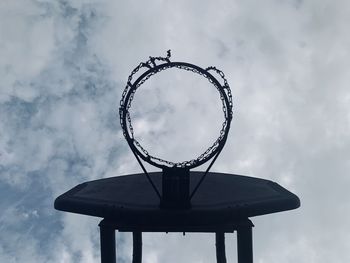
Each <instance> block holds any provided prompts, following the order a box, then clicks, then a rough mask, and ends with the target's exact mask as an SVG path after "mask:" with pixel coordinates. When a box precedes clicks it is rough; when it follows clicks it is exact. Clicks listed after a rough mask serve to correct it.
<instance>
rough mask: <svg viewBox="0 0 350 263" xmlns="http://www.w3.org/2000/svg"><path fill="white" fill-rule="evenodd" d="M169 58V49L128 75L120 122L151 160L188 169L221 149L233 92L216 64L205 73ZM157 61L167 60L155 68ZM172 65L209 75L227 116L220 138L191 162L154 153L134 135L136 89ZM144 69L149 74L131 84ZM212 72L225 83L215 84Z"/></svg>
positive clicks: (229, 119)
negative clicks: (132, 106) (226, 101)
mask: <svg viewBox="0 0 350 263" xmlns="http://www.w3.org/2000/svg"><path fill="white" fill-rule="evenodd" d="M170 57H171V53H170V50H168V52H167V56H166V57H149V60H147V61H146V62H141V63H140V64H139V65H138V66H137V67H136V68H134V70H133V71H132V72H131V74H130V75H129V77H128V81H127V85H126V87H125V89H124V91H123V93H122V98H121V100H120V109H119V114H120V124H121V126H122V130H123V135H124V137H125V138H127V132H128V131H129V136H130V138H131V140H132V141H133V144H134V145H135V147H136V148H137V149H138V150H139V151H140V152H141V153H142V154H143V155H144V156H145V157H146V159H147V160H151V161H153V162H155V163H158V164H159V165H164V166H168V167H181V168H185V167H189V168H191V167H195V166H196V165H197V164H198V163H199V162H201V161H203V160H204V159H206V158H208V156H210V155H211V154H212V153H213V152H215V151H216V150H217V149H218V147H219V145H220V142H222V141H223V140H224V137H225V134H226V128H227V125H229V123H230V121H231V119H232V108H233V102H232V94H231V89H230V86H229V84H228V82H227V80H226V78H225V74H224V73H223V72H222V71H221V70H219V69H217V68H216V67H213V66H210V67H208V68H206V69H205V70H203V72H202V71H200V70H197V69H196V68H194V67H191V66H188V65H181V64H180V65H179V64H175V65H174V64H170V63H171V62H170ZM157 61H161V62H164V64H162V67H156V66H157V64H156V62H157ZM189 65H190V64H189ZM169 68H178V69H182V70H186V71H190V72H192V73H195V74H199V75H201V76H203V77H204V78H206V79H207V80H208V81H209V82H210V83H211V84H212V85H214V86H215V88H216V89H217V90H218V91H219V93H220V99H221V102H222V111H223V113H224V116H225V119H224V122H223V123H222V127H221V130H220V134H219V137H218V138H217V139H216V140H215V141H214V143H213V144H212V145H211V146H210V147H209V148H207V149H206V150H205V151H204V152H203V153H202V154H200V155H199V156H198V157H197V158H195V159H191V160H189V161H183V162H177V163H176V162H171V161H168V160H164V159H161V158H159V157H156V156H153V155H151V154H150V153H149V152H148V151H147V150H146V149H145V148H143V147H142V145H141V144H140V142H139V141H138V140H137V139H136V138H135V136H134V128H133V126H132V122H131V117H130V112H129V109H130V107H131V102H132V101H133V98H134V95H135V92H136V91H137V89H138V88H139V87H140V86H141V85H142V84H144V83H145V82H146V81H147V80H148V79H149V78H150V77H152V76H153V75H155V74H157V73H159V72H161V71H163V70H166V69H169ZM141 69H145V70H146V72H147V74H146V75H145V76H144V77H143V78H142V79H141V80H140V81H138V83H137V84H136V85H134V84H132V80H133V78H134V77H135V75H136V74H137V73H138V72H139V71H140V70H141ZM209 71H213V72H215V73H216V74H218V75H219V76H220V77H221V79H222V81H223V84H220V85H221V86H222V87H219V86H218V85H217V83H215V82H214V81H213V80H212V78H210V77H209V75H208V74H210V73H209ZM220 88H223V91H224V92H225V94H226V98H227V100H228V107H227V105H226V103H225V97H224V95H223V94H222V90H221V89H220ZM129 93H130V95H129V98H128V100H127V94H129ZM126 100H127V101H126ZM125 104H126V105H125ZM123 111H126V115H125V116H126V124H127V127H125V125H124V122H123Z"/></svg>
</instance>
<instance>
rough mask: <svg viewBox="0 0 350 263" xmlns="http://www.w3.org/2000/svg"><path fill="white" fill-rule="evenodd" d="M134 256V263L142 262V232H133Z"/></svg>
mask: <svg viewBox="0 0 350 263" xmlns="http://www.w3.org/2000/svg"><path fill="white" fill-rule="evenodd" d="M132 239H133V254H132V263H141V262H142V232H132Z"/></svg>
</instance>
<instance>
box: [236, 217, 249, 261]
mask: <svg viewBox="0 0 350 263" xmlns="http://www.w3.org/2000/svg"><path fill="white" fill-rule="evenodd" d="M252 227H253V224H252V222H251V221H250V220H248V222H247V224H246V225H243V226H240V227H239V228H238V229H237V252H238V263H253V233H252Z"/></svg>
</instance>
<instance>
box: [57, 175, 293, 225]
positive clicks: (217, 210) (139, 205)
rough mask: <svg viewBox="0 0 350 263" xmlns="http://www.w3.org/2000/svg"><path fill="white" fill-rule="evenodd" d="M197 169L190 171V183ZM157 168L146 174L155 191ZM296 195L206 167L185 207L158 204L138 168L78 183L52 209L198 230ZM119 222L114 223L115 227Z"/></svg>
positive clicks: (270, 209)
mask: <svg viewBox="0 0 350 263" xmlns="http://www.w3.org/2000/svg"><path fill="white" fill-rule="evenodd" d="M202 174H203V172H191V174H190V178H191V186H192V187H194V186H195V185H196V183H197V182H198V181H199V180H200V177H201V175H202ZM161 175H162V174H161V172H155V173H150V177H151V178H152V180H153V181H154V182H155V185H156V186H157V188H158V189H159V190H160V192H161V179H162V177H161ZM299 206H300V201H299V198H298V197H297V196H296V195H294V194H293V193H291V192H289V191H288V190H286V189H284V188H283V187H281V186H280V185H278V184H277V183H274V182H272V181H269V180H264V179H259V178H254V177H248V176H242V175H233V174H224V173H214V172H211V173H209V174H208V175H207V177H206V179H205V180H204V182H203V183H202V185H201V187H200V188H199V190H198V192H197V193H196V194H195V196H194V197H193V199H192V207H191V208H190V209H183V210H179V209H176V210H175V209H160V208H159V198H158V196H157V195H156V194H155V192H154V190H153V189H152V187H151V185H150V184H149V182H148V180H147V178H146V176H145V175H144V174H133V175H126V176H117V177H112V178H106V179H100V180H95V181H90V182H85V183H83V184H80V185H78V186H76V187H74V188H73V189H71V190H69V191H68V192H66V193H64V194H63V195H61V196H59V197H58V198H57V199H56V201H55V208H56V209H57V210H61V211H66V212H72V213H78V214H84V215H90V216H96V217H102V218H105V219H106V220H108V221H110V222H113V223H114V224H116V225H117V226H120V227H121V228H123V226H124V227H125V228H130V227H131V228H132V229H135V227H137V226H139V227H141V228H142V229H143V232H145V231H147V229H149V231H153V232H154V231H161V232H163V231H169V232H171V231H175V232H177V230H178V229H181V231H184V228H188V229H189V230H190V229H192V231H195V230H196V229H198V232H202V231H203V230H204V229H207V228H208V227H209V226H214V228H215V226H219V225H220V226H224V225H226V224H227V225H231V224H232V223H233V222H239V221H240V219H246V218H249V217H253V216H258V215H265V214H270V213H275V212H281V211H286V210H291V209H295V208H298V207H299ZM120 227H119V228H120Z"/></svg>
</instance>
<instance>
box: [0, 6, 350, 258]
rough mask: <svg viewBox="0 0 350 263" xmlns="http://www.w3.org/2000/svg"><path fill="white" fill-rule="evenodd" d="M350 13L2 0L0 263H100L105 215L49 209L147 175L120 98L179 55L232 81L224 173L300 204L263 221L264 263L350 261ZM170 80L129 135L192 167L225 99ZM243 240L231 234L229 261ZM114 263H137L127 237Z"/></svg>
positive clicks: (173, 247) (152, 94) (147, 242)
mask: <svg viewBox="0 0 350 263" xmlns="http://www.w3.org/2000/svg"><path fill="white" fill-rule="evenodd" d="M349 12H350V3H349V1H346V0H343V1H342V0H336V1H329V0H317V1H316V0H314V1H311V0H310V1H303V0H284V1H283V0H267V1H257V0H255V1H254V0H247V1H234V0H219V1H182V0H179V1H166V0H157V1H112V0H109V1H107V0H100V1H90V0H86V1H83V0H72V1H63V0H57V1H47V0H46V1H45V0H22V1H20V0H2V1H1V2H0V211H1V214H0V262H9V263H14V262H28V263H31V262H52V263H58V262H72V263H73V262H74V263H78V262H87V263H89V262H99V258H100V254H99V253H100V252H99V229H98V227H97V224H98V222H99V221H100V218H94V217H87V216H82V215H77V214H70V213H64V212H60V211H56V210H54V208H53V202H54V200H55V198H56V197H57V196H58V195H60V194H62V193H63V192H65V191H67V190H69V189H70V188H72V187H74V186H75V185H77V184H79V183H82V182H84V181H88V180H93V179H99V178H106V177H112V176H118V175H125V174H131V173H138V172H141V169H140V167H139V166H138V164H137V162H136V160H135V159H134V158H133V156H132V154H131V151H130V150H129V148H128V146H127V143H126V141H125V140H124V138H123V136H122V133H121V128H120V125H119V120H118V105H119V100H120V98H121V94H122V91H123V89H124V87H125V84H126V80H127V77H128V75H129V74H130V72H131V70H132V69H133V68H134V67H135V66H136V65H138V64H139V63H140V62H141V61H145V60H147V59H148V57H149V56H165V55H166V51H167V50H168V49H171V50H172V57H171V59H172V60H173V61H185V62H190V63H194V64H197V65H199V66H201V67H203V68H205V67H207V66H216V67H218V68H220V69H222V70H223V71H224V72H225V75H226V77H227V80H228V81H229V83H230V86H231V90H232V94H233V101H234V116H233V120H232V126H231V130H230V134H229V138H228V140H227V143H226V145H225V148H224V150H223V151H222V153H221V155H220V157H219V158H218V160H217V162H216V163H215V165H214V167H213V168H212V171H217V172H226V173H234V174H241V175H247V176H254V177H259V178H263V179H269V180H273V181H275V182H277V183H279V184H281V185H282V186H284V187H285V188H287V189H289V190H290V191H292V192H294V193H295V194H297V195H298V196H299V198H300V199H301V207H300V208H299V209H297V210H293V211H288V212H283V213H276V214H273V215H266V216H260V217H255V218H252V221H253V223H254V224H255V228H254V259H255V262H257V263H265V262H269V263H277V262H278V263H280V262H287V263H288V262H290V263H291V262H299V263H314V262H315V263H316V262H317V263H329V262H332V263H346V262H350V254H349V252H348V251H350V223H349V222H350V202H349V201H350V195H349V190H348V188H349V186H350V179H349V175H348V171H349V170H350V158H349V157H350V136H349V132H350V89H349V83H350V72H349V69H350V53H349V47H350V34H349V33H348V25H349V24H350V16H349ZM168 73H169V74H168ZM164 74H165V75H162V76H160V75H159V76H157V77H154V79H152V80H150V82H147V83H145V86H144V87H142V90H141V88H140V91H139V92H138V93H137V94H136V95H135V100H134V102H133V104H132V117H133V124H134V125H135V127H136V128H135V130H136V131H138V134H137V135H138V136H139V137H140V138H142V140H143V141H142V142H143V143H144V144H145V145H147V147H148V148H149V149H150V150H151V151H152V152H154V153H155V154H157V155H161V156H164V157H166V158H169V159H172V158H178V157H179V153H181V154H184V155H181V157H183V158H185V159H187V158H191V157H193V155H197V153H198V152H201V151H202V147H204V146H209V145H210V140H212V138H215V136H216V134H217V133H218V127H219V126H220V123H221V121H222V120H221V119H220V118H221V117H222V114H221V109H220V100H219V99H218V97H215V96H217V93H216V92H215V90H213V89H212V88H211V87H210V86H208V85H207V84H208V83H206V82H205V81H204V82H203V80H201V79H197V78H196V76H192V75H188V74H187V73H186V72H174V74H172V72H170V71H169V72H167V73H164ZM167 74H168V75H167ZM186 74H187V75H186ZM171 78H172V81H169V79H171ZM184 79H185V80H186V81H185V84H184V83H183V81H182V80H184ZM164 83H165V84H166V83H171V84H173V86H171V85H165V84H164ZM196 83H198V85H197V84H196ZM175 84H176V85H175ZM147 96H148V98H147V99H145V98H146V97H147ZM208 105H210V107H209V106H208ZM203 116H204V117H205V118H203ZM219 119H220V120H219ZM174 123H175V124H176V125H174ZM177 123H181V125H180V126H181V129H180V130H179V129H177V128H178V127H179V126H178V125H177ZM203 125H205V127H207V128H205V129H204V132H203V129H199V128H198V127H203ZM155 142H156V143H155ZM235 241H236V237H235V235H234V234H230V235H226V242H227V243H226V250H227V251H226V253H227V258H228V260H229V262H235V261H234V260H235V257H236V248H235ZM143 247H144V250H143V260H144V261H143V262H146V263H157V262H169V263H173V262H202V263H207V262H214V260H215V239H214V236H213V235H210V234H186V236H185V237H184V236H182V234H168V235H166V234H145V235H144V240H143ZM117 254H118V260H119V262H130V257H131V234H129V233H117Z"/></svg>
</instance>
